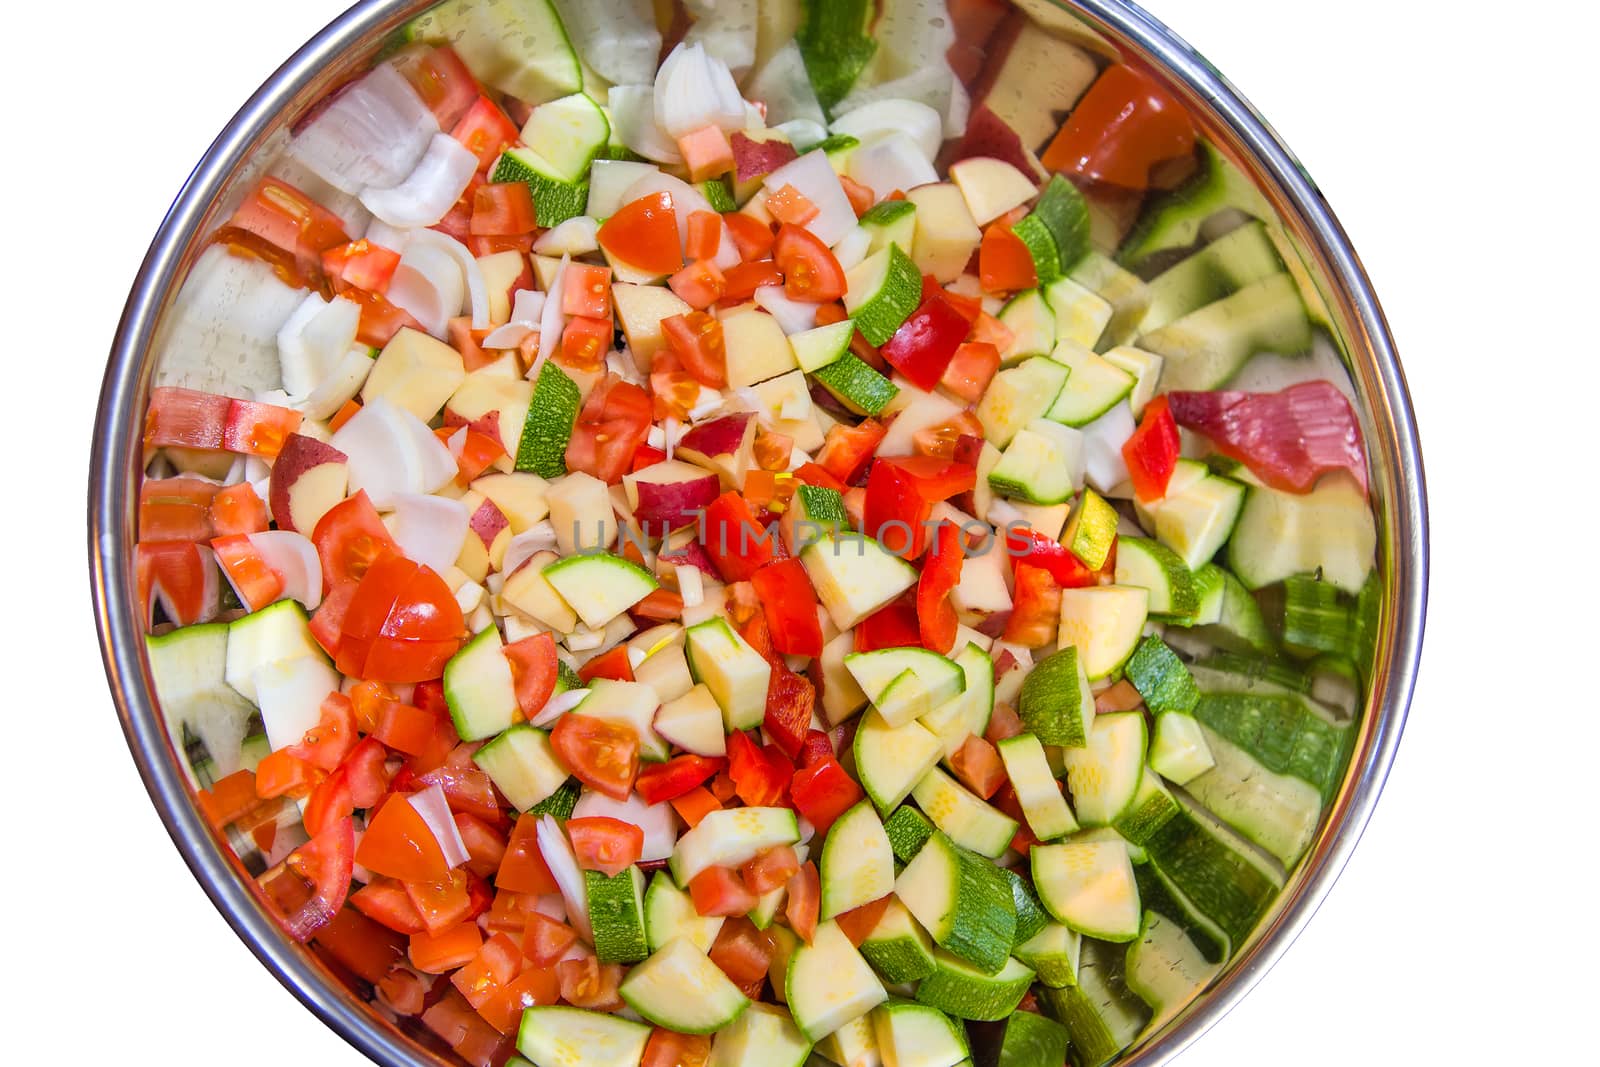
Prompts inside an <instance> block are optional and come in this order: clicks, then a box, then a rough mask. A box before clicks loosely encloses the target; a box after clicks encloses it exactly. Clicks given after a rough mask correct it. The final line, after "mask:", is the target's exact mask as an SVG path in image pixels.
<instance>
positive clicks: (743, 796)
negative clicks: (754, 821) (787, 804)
mask: <svg viewBox="0 0 1600 1067" xmlns="http://www.w3.org/2000/svg"><path fill="white" fill-rule="evenodd" d="M793 776H794V767H793V766H792V765H790V764H789V762H788V761H787V760H785V759H784V758H783V753H781V752H779V751H778V750H777V748H776V747H773V746H770V745H769V746H767V747H766V748H762V747H761V746H759V745H757V744H756V743H755V742H754V741H752V740H751V739H750V735H749V734H747V733H745V732H744V731H742V730H735V731H734V732H733V733H731V734H729V735H728V777H730V778H732V779H733V788H734V792H735V794H736V795H737V796H738V798H739V799H740V800H742V801H744V802H745V803H746V804H748V805H749V806H751V807H753V808H761V807H773V806H775V805H780V804H782V803H783V795H784V791H785V790H786V789H787V788H788V785H789V779H790V778H792V777H793Z"/></svg>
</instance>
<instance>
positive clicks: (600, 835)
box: [567, 815, 644, 878]
mask: <svg viewBox="0 0 1600 1067" xmlns="http://www.w3.org/2000/svg"><path fill="white" fill-rule="evenodd" d="M567 836H568V837H569V838H571V839H572V852H573V855H575V856H576V857H577V859H578V866H579V867H580V868H582V869H583V870H586V871H599V872H600V873H602V874H604V875H605V876H606V877H607V878H610V877H612V876H613V875H616V874H620V873H621V872H623V871H625V870H627V869H628V868H629V867H630V866H632V865H633V864H635V863H638V862H639V856H640V854H641V853H642V852H643V851H644V831H643V830H641V829H639V828H638V827H637V826H635V825H633V824H632V823H630V822H623V821H622V820H621V819H613V818H611V817H610V816H606V815H595V816H591V817H589V818H584V819H568V820H567Z"/></svg>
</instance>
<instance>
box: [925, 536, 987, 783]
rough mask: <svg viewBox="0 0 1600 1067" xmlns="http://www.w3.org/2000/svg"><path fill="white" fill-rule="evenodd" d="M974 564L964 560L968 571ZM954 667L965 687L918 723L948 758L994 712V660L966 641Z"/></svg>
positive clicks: (984, 725) (979, 731) (978, 731)
mask: <svg viewBox="0 0 1600 1067" xmlns="http://www.w3.org/2000/svg"><path fill="white" fill-rule="evenodd" d="M975 565H976V563H975V561H973V560H968V561H967V564H966V566H967V569H968V570H970V569H971V568H972V567H973V566H975ZM955 662H956V666H958V667H960V668H961V671H962V673H963V674H964V675H965V676H966V688H965V689H963V690H962V691H961V692H960V693H959V694H957V695H956V696H953V697H951V698H950V699H949V700H946V701H945V702H944V703H943V704H939V705H936V706H935V707H934V709H933V710H932V711H930V712H928V713H927V714H926V715H924V716H922V720H921V722H922V725H924V726H926V727H927V728H928V729H929V730H932V731H933V732H934V734H936V735H937V736H938V738H939V741H940V743H941V744H942V745H943V746H944V758H945V759H946V760H948V759H949V758H950V757H951V756H953V755H955V753H956V751H957V750H958V749H959V748H960V747H961V746H962V744H964V743H965V742H966V740H967V738H968V737H970V736H973V735H976V736H978V737H982V736H983V733H984V731H985V730H987V729H988V728H989V716H990V715H992V714H993V713H994V660H993V659H992V658H990V656H989V653H987V652H985V651H984V650H983V649H981V648H979V647H978V646H977V645H975V644H973V643H971V642H968V643H967V645H966V646H965V647H964V648H962V650H961V651H960V652H958V653H956V657H955Z"/></svg>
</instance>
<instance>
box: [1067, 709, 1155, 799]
mask: <svg viewBox="0 0 1600 1067" xmlns="http://www.w3.org/2000/svg"><path fill="white" fill-rule="evenodd" d="M1144 755H1145V725H1144V714H1143V713H1142V712H1137V711H1119V712H1114V713H1109V714H1105V715H1096V716H1095V719H1094V724H1093V725H1092V726H1091V727H1090V728H1089V732H1088V737H1087V739H1086V741H1085V744H1084V746H1083V747H1082V748H1068V749H1065V750H1064V751H1063V752H1062V758H1063V760H1064V762H1065V763H1066V768H1067V787H1068V788H1069V789H1070V790H1071V791H1072V807H1073V811H1074V812H1076V813H1077V816H1078V820H1079V821H1080V822H1082V823H1083V824H1084V825H1085V826H1109V825H1111V824H1112V823H1113V822H1115V821H1116V820H1117V818H1118V817H1119V816H1120V815H1122V813H1123V812H1125V811H1127V810H1128V807H1129V806H1130V805H1131V804H1132V803H1133V798H1134V794H1136V793H1137V792H1138V791H1139V777H1140V775H1141V774H1142V773H1143V770H1144Z"/></svg>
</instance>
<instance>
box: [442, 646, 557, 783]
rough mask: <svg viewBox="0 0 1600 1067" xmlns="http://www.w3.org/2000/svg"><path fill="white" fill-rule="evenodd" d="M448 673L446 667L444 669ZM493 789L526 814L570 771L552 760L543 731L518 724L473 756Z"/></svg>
mask: <svg viewBox="0 0 1600 1067" xmlns="http://www.w3.org/2000/svg"><path fill="white" fill-rule="evenodd" d="M445 670H446V671H448V670H449V667H448V665H447V666H446V667H445ZM472 762H474V763H476V764H477V765H478V766H479V767H482V768H483V771H484V773H485V774H487V775H488V776H489V780H490V781H492V782H494V785H495V788H496V789H498V790H500V792H501V793H503V794H504V795H505V798H506V800H508V801H510V802H511V806H512V807H514V808H516V809H517V810H518V811H527V810H528V809H529V808H531V807H533V806H534V805H535V804H537V803H539V802H540V801H541V800H544V799H545V798H546V797H548V796H550V795H551V794H552V793H554V792H555V791H556V790H557V789H560V788H561V786H562V785H563V784H565V782H566V781H567V779H568V778H569V777H570V772H568V770H567V769H566V768H565V767H564V766H562V765H561V761H560V760H558V759H557V758H556V754H555V750H554V749H553V748H551V747H550V737H549V735H547V734H546V733H545V732H544V731H543V730H537V729H534V728H533V727H532V726H529V725H528V724H527V723H519V724H518V725H516V726H513V727H512V728H511V729H509V730H507V731H505V732H504V733H503V734H501V735H500V736H499V737H497V738H495V739H494V740H493V741H490V742H489V743H488V744H486V745H484V746H483V747H482V748H480V749H478V751H477V752H476V753H474V754H473V757H472Z"/></svg>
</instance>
